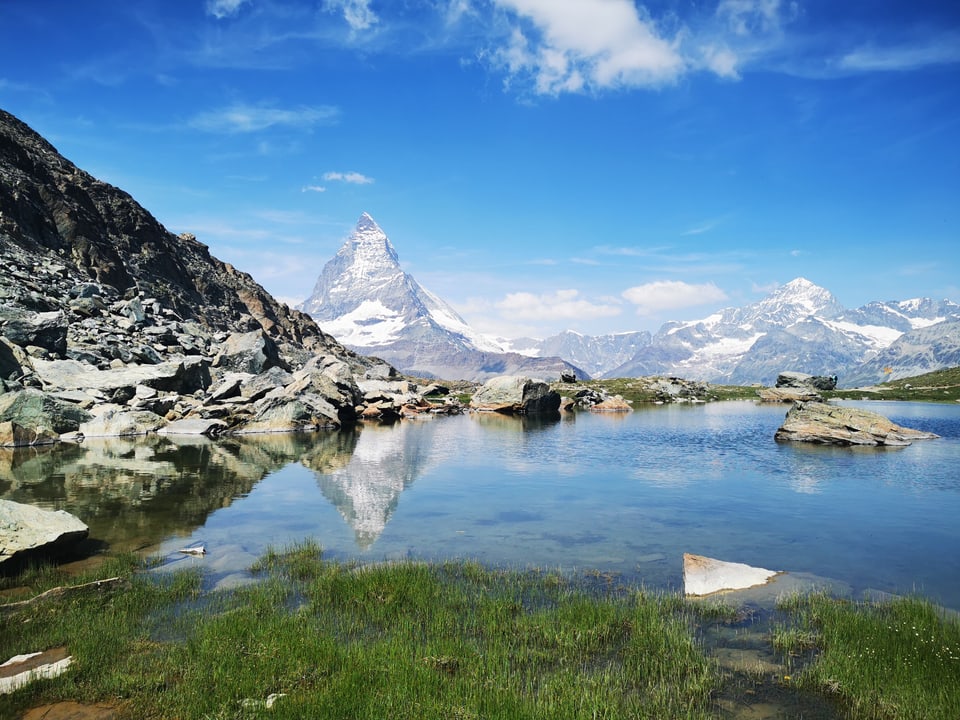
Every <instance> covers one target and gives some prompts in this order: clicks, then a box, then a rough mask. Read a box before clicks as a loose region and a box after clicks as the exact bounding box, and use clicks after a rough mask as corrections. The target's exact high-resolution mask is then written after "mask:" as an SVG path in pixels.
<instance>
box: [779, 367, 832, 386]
mask: <svg viewBox="0 0 960 720" xmlns="http://www.w3.org/2000/svg"><path fill="white" fill-rule="evenodd" d="M776 387H778V388H791V389H794V390H835V389H836V387H837V377H836V376H835V375H834V376H832V377H827V376H825V375H807V374H806V373H801V372H792V371H789V370H787V371H785V372H782V373H780V374H779V375H778V376H777V382H776Z"/></svg>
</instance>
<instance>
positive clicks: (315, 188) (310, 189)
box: [300, 185, 327, 193]
mask: <svg viewBox="0 0 960 720" xmlns="http://www.w3.org/2000/svg"><path fill="white" fill-rule="evenodd" d="M326 191H327V189H326V188H325V187H323V186H322V185H304V186H303V187H302V188H300V192H316V193H322V192H326Z"/></svg>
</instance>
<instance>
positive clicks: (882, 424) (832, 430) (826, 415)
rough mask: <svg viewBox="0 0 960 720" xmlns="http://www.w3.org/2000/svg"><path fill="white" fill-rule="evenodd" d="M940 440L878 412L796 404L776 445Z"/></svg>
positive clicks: (778, 434) (871, 443)
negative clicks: (780, 443) (778, 443)
mask: <svg viewBox="0 0 960 720" xmlns="http://www.w3.org/2000/svg"><path fill="white" fill-rule="evenodd" d="M937 437H939V436H938V435H935V434H934V433H931V432H924V431H922V430H913V429H911V428H905V427H901V426H900V425H897V424H896V423H894V422H891V421H890V420H889V419H887V418H885V417H884V416H883V415H880V414H879V413H875V412H872V411H870V410H861V409H860V408H854V407H842V406H839V405H829V404H827V403H822V402H805V403H799V402H798V403H796V404H795V405H794V406H793V407H792V408H790V410H789V411H788V412H787V416H786V419H785V420H784V422H783V425H782V426H781V427H780V429H779V430H777V432H776V434H775V435H774V439H775V440H777V442H811V443H819V444H825V445H894V446H897V445H909V444H910V443H911V442H912V441H913V440H930V439H933V438H937Z"/></svg>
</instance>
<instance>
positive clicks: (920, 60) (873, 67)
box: [838, 35, 960, 72]
mask: <svg viewBox="0 0 960 720" xmlns="http://www.w3.org/2000/svg"><path fill="white" fill-rule="evenodd" d="M957 62H960V35H952V36H948V37H945V38H938V39H936V40H935V41H933V42H929V43H926V44H923V45H914V46H901V47H887V48H874V47H869V48H861V49H859V50H855V51H853V52H851V53H848V54H847V55H844V56H843V57H842V58H841V59H840V61H839V63H838V65H839V67H840V68H841V69H843V70H855V71H866V72H872V71H900V70H916V69H918V68H922V67H927V66H930V65H949V64H952V63H957Z"/></svg>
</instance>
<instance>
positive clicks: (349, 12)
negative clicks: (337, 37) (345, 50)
mask: <svg viewBox="0 0 960 720" xmlns="http://www.w3.org/2000/svg"><path fill="white" fill-rule="evenodd" d="M323 7H324V9H325V10H326V11H327V12H331V13H337V14H342V15H343V19H344V20H346V21H347V25H349V26H350V28H351V29H352V30H354V31H357V30H367V29H369V28H370V27H372V26H373V25H375V24H376V23H377V22H379V17H377V14H376V13H375V12H373V10H371V9H370V0H324V3H323Z"/></svg>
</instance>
